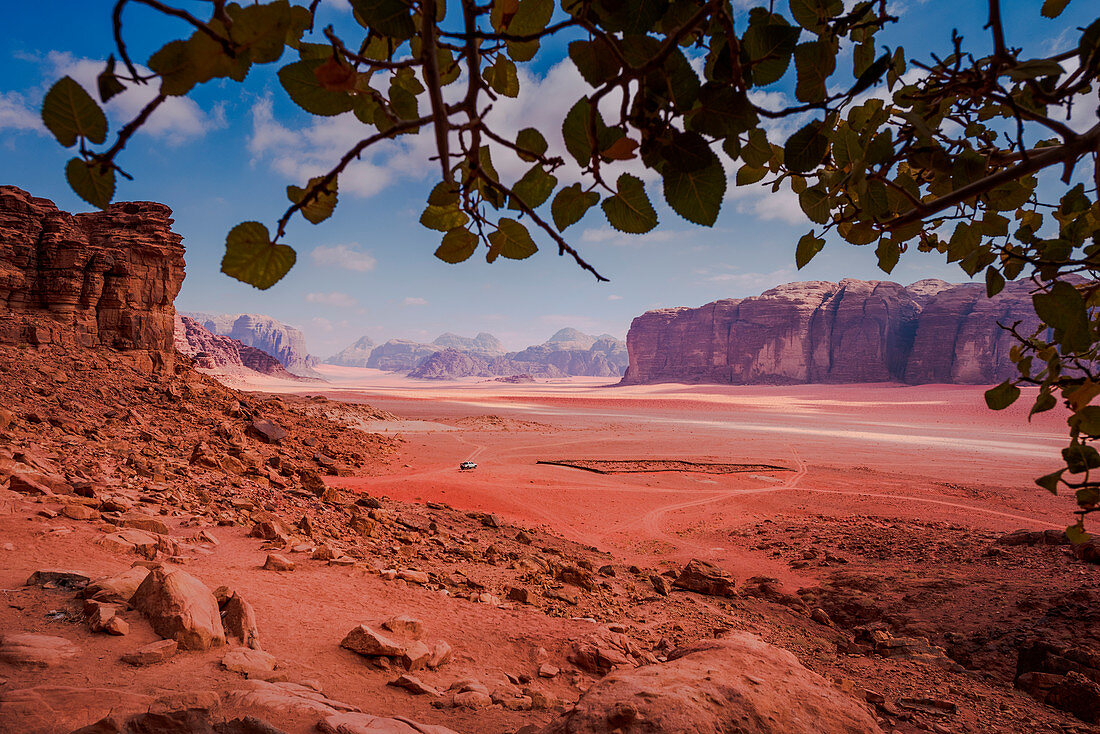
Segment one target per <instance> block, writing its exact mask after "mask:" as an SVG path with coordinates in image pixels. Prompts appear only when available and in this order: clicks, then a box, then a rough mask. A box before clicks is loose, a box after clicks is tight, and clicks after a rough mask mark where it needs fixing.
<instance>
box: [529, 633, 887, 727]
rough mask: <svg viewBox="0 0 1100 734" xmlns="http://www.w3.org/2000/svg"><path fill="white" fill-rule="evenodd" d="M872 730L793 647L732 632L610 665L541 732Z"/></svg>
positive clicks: (862, 713)
mask: <svg viewBox="0 0 1100 734" xmlns="http://www.w3.org/2000/svg"><path fill="white" fill-rule="evenodd" d="M610 731H614V732H620V734H642V733H643V732H674V731H675V732H681V731H682V732H688V731H690V732H696V733H697V734H720V733H722V732H740V733H741V734H880V732H881V730H880V729H879V727H878V726H877V725H876V724H875V721H874V719H873V718H872V717H871V715H870V714H869V713H868V711H867V710H866V709H865V708H864V707H863V706H861V705H860V704H858V703H857V702H856V701H854V700H853V699H851V698H849V697H847V696H846V695H844V694H843V693H841V692H840V691H839V690H837V689H836V688H834V687H833V686H832V685H830V684H829V683H828V681H826V680H825V679H824V678H822V677H821V676H819V675H817V674H816V673H813V672H811V671H809V670H807V669H806V668H804V667H803V666H802V665H801V664H800V663H799V662H798V660H796V659H795V657H794V655H792V654H791V653H789V652H787V651H786V650H782V649H780V648H777V647H773V646H772V645H769V644H767V643H766V642H764V641H763V640H761V639H760V638H758V637H756V636H755V635H751V634H748V633H744V632H741V633H737V634H733V635H730V636H729V637H726V638H723V639H720V640H703V641H700V642H697V643H695V644H693V645H690V646H688V647H685V648H680V649H678V650H674V651H672V653H670V655H669V661H668V662H667V663H659V664H656V665H645V666H642V667H640V668H634V669H630V668H626V669H620V670H616V671H615V672H613V673H611V674H610V675H608V676H607V677H605V678H603V679H602V680H600V681H598V682H597V683H596V684H595V685H593V686H592V688H590V689H589V690H588V692H587V693H585V694H584V696H582V697H581V699H580V701H578V702H577V704H576V706H574V707H573V708H572V709H571V710H570V711H567V712H566V713H565V714H563V715H562V716H560V717H559V718H558V719H556V720H554V721H552V722H551V723H550V724H549V725H547V726H546V728H544V729H542V732H541V734H597V733H599V734H604V733H605V732H610Z"/></svg>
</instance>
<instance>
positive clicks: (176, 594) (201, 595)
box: [130, 567, 225, 650]
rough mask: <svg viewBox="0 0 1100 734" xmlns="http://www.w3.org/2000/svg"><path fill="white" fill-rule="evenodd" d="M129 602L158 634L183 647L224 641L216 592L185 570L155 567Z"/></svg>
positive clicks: (202, 648)
mask: <svg viewBox="0 0 1100 734" xmlns="http://www.w3.org/2000/svg"><path fill="white" fill-rule="evenodd" d="M130 606H132V607H133V608H134V609H137V610H138V611H139V612H141V613H142V614H143V615H145V617H146V618H147V619H148V620H149V623H150V624H151V625H152V627H153V629H154V630H155V631H156V633H157V634H158V635H160V636H161V637H164V638H167V639H172V640H175V641H176V642H178V643H179V646H180V647H181V648H182V649H184V650H206V649H208V648H211V647H216V646H218V645H224V644H225V630H224V629H223V628H222V621H221V614H220V613H219V610H218V603H217V601H216V600H215V599H214V595H213V594H212V593H210V589H208V588H206V585H205V584H203V583H202V582H201V581H199V580H198V579H197V578H195V577H194V576H192V575H191V574H189V573H187V572H186V571H182V570H179V569H173V570H168V569H165V568H163V567H158V568H154V569H152V570H151V571H150V572H149V575H148V576H146V577H145V580H144V581H142V582H141V585H140V586H139V587H138V589H137V591H135V592H134V595H133V597H131V599H130Z"/></svg>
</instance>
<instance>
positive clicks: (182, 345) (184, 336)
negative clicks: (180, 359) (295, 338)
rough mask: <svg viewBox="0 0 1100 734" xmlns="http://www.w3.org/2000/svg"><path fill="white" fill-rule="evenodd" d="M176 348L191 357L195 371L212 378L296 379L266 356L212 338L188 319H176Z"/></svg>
mask: <svg viewBox="0 0 1100 734" xmlns="http://www.w3.org/2000/svg"><path fill="white" fill-rule="evenodd" d="M175 344H176V351H178V352H179V353H180V354H183V355H185V356H187V357H190V358H191V359H192V360H193V361H194V363H195V367H196V368H198V369H200V370H203V371H205V372H208V373H210V374H213V375H226V376H232V377H246V376H248V375H249V374H261V375H267V376H269V377H281V378H284V379H297V376H296V375H294V374H292V373H291V372H289V371H287V369H286V367H283V365H282V363H281V362H279V360H277V359H275V358H274V357H272V356H271V355H270V354H268V353H267V352H264V351H261V350H259V349H256V348H255V347H250V346H248V345H247V344H244V343H242V342H240V341H237V340H236V339H230V338H229V337H227V336H221V335H219V334H214V333H213V332H211V331H209V330H207V329H206V328H205V327H203V325H202V324H200V323H199V322H198V321H195V320H194V319H193V318H190V317H189V316H177V317H176V330H175Z"/></svg>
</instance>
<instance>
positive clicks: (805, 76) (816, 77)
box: [794, 41, 836, 102]
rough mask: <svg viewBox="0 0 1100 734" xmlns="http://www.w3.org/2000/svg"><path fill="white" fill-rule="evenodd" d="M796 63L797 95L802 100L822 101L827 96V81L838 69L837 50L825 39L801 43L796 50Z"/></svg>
mask: <svg viewBox="0 0 1100 734" xmlns="http://www.w3.org/2000/svg"><path fill="white" fill-rule="evenodd" d="M794 65H795V69H796V70H797V75H798V83H797V85H796V86H795V92H794V94H795V97H796V98H797V99H798V100H799V101H800V102H822V101H824V99H825V96H826V90H825V82H826V80H827V79H828V78H829V76H830V75H831V74H832V73H833V72H834V71H835V70H836V52H835V51H834V50H833V47H832V46H831V44H829V43H826V42H825V41H809V42H807V43H800V44H798V46H797V47H796V48H795V50H794Z"/></svg>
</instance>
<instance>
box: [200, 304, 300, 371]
mask: <svg viewBox="0 0 1100 734" xmlns="http://www.w3.org/2000/svg"><path fill="white" fill-rule="evenodd" d="M183 315H184V316H189V317H191V318H193V319H195V321H198V322H199V323H200V324H201V325H202V326H203V328H205V329H207V330H208V331H210V332H212V333H214V334H218V335H219V336H228V337H230V338H231V339H236V340H237V341H239V342H241V343H243V344H245V345H247V346H250V347H255V348H256V349H259V350H260V351H262V352H266V353H267V354H270V355H271V356H272V357H274V358H275V359H277V360H279V363H280V364H282V365H283V366H284V367H286V368H287V370H288V371H289V372H291V373H293V374H295V375H298V376H299V377H319V375H318V374H317V373H316V372H315V371H314V369H313V368H314V367H316V366H317V365H318V364H319V362H318V360H317V358H316V357H314V356H313V355H311V354H310V353H309V352H308V351H307V350H306V337H305V335H304V334H303V333H302V332H301V331H299V330H298V329H295V328H294V327H293V326H289V325H287V324H284V323H281V322H279V321H276V320H275V319H273V318H271V317H270V316H263V315H261V314H254V313H239V314H217V315H211V314H202V313H185V314H183Z"/></svg>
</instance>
